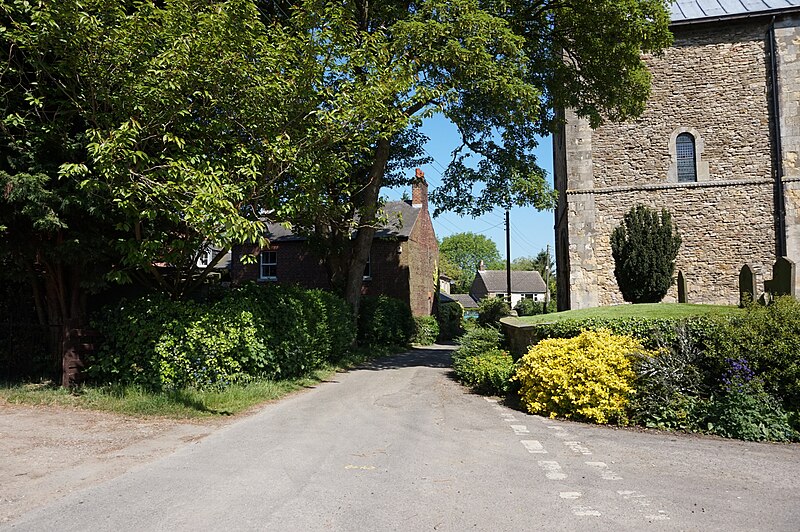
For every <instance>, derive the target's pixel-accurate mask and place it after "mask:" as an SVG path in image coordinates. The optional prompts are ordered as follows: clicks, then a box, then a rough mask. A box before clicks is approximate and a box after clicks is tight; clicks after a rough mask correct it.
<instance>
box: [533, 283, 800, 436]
mask: <svg viewBox="0 0 800 532" xmlns="http://www.w3.org/2000/svg"><path fill="white" fill-rule="evenodd" d="M600 329H605V330H609V331H611V332H613V333H614V334H619V335H628V336H632V337H634V338H636V339H638V340H639V341H641V342H642V344H643V345H644V346H645V347H646V348H648V349H655V350H658V353H659V354H657V355H655V356H652V355H649V356H645V357H642V358H640V359H639V360H637V361H635V367H636V373H637V375H638V376H637V379H636V382H635V389H636V393H635V395H634V398H633V400H632V401H631V404H630V417H631V419H632V420H633V421H634V422H635V423H638V424H641V425H644V426H649V427H656V428H666V429H682V430H687V431H700V432H709V433H713V434H718V435H721V436H726V437H736V438H742V439H749V440H760V439H769V440H778V441H783V440H789V439H797V437H798V434H797V432H796V431H797V429H798V428H800V427H799V426H798V418H800V415H798V412H800V303H798V302H797V301H795V300H794V299H792V298H789V297H783V298H778V299H777V300H775V301H774V302H773V303H772V304H770V305H768V306H762V305H751V306H750V307H748V308H747V309H746V310H745V312H743V313H741V314H738V313H737V314H733V315H721V316H701V317H691V318H686V317H680V318H678V317H676V318H631V317H628V318H616V319H615V318H589V319H584V320H564V321H560V322H557V323H552V324H541V325H538V326H537V327H536V336H537V337H538V338H540V339H544V338H572V337H575V336H578V335H579V334H580V333H581V331H583V330H600Z"/></svg>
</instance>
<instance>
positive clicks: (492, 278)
mask: <svg viewBox="0 0 800 532" xmlns="http://www.w3.org/2000/svg"><path fill="white" fill-rule="evenodd" d="M478 276H480V277H481V279H483V283H484V284H485V285H486V290H487V291H489V292H505V291H506V289H507V288H508V280H507V274H506V271H505V270H478ZM511 292H513V293H515V294H536V293H539V294H544V293H546V292H547V288H546V287H545V285H544V280H543V279H542V276H541V275H539V272H537V271H522V270H512V271H511Z"/></svg>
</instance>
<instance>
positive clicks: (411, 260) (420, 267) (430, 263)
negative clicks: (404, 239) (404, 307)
mask: <svg viewBox="0 0 800 532" xmlns="http://www.w3.org/2000/svg"><path fill="white" fill-rule="evenodd" d="M425 188H426V189H427V185H426V187H425ZM424 205H425V207H424V208H423V209H422V210H421V211H420V213H419V216H418V217H417V223H416V224H414V228H413V229H412V231H411V235H410V236H409V239H408V243H407V244H408V246H407V247H408V253H407V254H406V256H407V257H408V258H407V260H408V267H409V289H410V290H409V294H410V301H409V304H410V306H411V312H412V313H413V314H414V315H415V316H428V315H430V314H431V312H432V310H433V301H434V298H435V297H436V278H437V276H438V274H439V271H438V270H439V266H438V260H439V243H438V242H437V241H436V233H434V231H433V222H432V221H431V217H430V214H429V213H428V210H427V196H426V198H425V203H424Z"/></svg>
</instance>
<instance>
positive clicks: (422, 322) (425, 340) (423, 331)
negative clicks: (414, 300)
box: [413, 316, 439, 345]
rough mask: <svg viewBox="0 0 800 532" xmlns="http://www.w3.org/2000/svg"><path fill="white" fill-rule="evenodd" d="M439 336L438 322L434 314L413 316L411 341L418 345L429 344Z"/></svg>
mask: <svg viewBox="0 0 800 532" xmlns="http://www.w3.org/2000/svg"><path fill="white" fill-rule="evenodd" d="M438 337H439V323H438V322H437V321H436V318H435V317H434V316H416V317H414V338H413V342H414V343H415V344H419V345H431V344H432V343H434V342H436V339H437V338H438Z"/></svg>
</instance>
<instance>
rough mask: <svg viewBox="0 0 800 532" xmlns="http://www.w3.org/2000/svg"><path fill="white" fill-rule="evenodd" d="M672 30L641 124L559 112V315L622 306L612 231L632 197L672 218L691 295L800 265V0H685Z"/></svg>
mask: <svg viewBox="0 0 800 532" xmlns="http://www.w3.org/2000/svg"><path fill="white" fill-rule="evenodd" d="M671 30H672V32H673V33H674V35H675V41H674V44H673V46H672V47H671V48H669V49H668V50H666V51H665V53H664V54H662V55H658V56H651V55H648V56H645V57H644V60H645V61H646V63H647V64H648V66H649V67H650V70H651V72H652V74H653V86H652V93H651V96H650V99H649V101H648V103H647V109H646V111H645V112H644V114H643V115H642V116H641V117H640V118H639V119H637V120H635V121H631V122H627V123H607V124H605V125H603V126H601V127H599V128H598V129H595V130H592V129H591V128H590V127H589V124H588V122H587V121H586V120H583V119H581V118H578V117H577V116H576V115H575V114H574V113H573V112H571V111H570V110H567V111H565V116H564V118H565V124H564V126H563V127H562V128H561V131H560V132H559V134H557V135H556V136H555V137H554V141H553V151H554V169H555V187H556V189H557V191H558V207H557V209H556V260H557V270H558V286H559V294H558V307H559V309H560V310H565V309H569V308H573V309H575V308H585V307H592V306H597V305H610V304H617V303H623V300H622V294H621V293H620V292H619V289H618V288H617V283H616V280H615V279H614V260H613V258H612V256H611V243H610V237H611V232H612V231H613V229H614V228H615V227H616V226H618V225H619V224H620V223H621V222H622V217H623V215H624V214H625V213H626V212H627V211H628V210H629V209H630V208H631V207H633V206H634V205H636V204H643V205H647V206H649V207H652V208H655V209H657V210H661V208H666V209H668V210H669V211H670V212H671V213H672V218H673V222H674V223H675V225H676V226H677V228H678V231H679V232H680V235H681V237H682V239H683V245H682V246H681V250H680V252H679V254H678V258H677V262H676V270H678V271H681V272H683V275H684V278H685V279H686V284H687V288H688V291H687V299H688V301H689V302H691V303H715V304H735V303H738V300H739V291H738V273H739V270H740V268H741V267H742V266H743V265H744V264H749V265H750V266H751V267H752V268H753V270H754V271H755V273H756V276H757V280H758V285H759V287H763V281H764V280H765V279H769V278H770V277H771V265H772V263H773V262H774V261H775V259H776V257H778V256H787V257H789V258H790V259H792V260H794V261H795V262H800V55H798V54H800V0H781V1H769V2H762V1H743V0H742V1H740V0H691V1H690V0H679V1H677V2H674V3H673V4H672V24H671ZM561 287H568V290H567V289H565V290H561V289H560V288H561ZM677 295H678V294H677V287H676V286H674V285H673V287H672V288H671V289H670V292H669V293H668V294H667V296H666V298H665V301H676V300H677Z"/></svg>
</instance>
